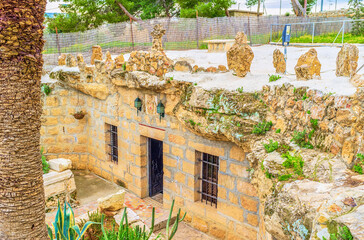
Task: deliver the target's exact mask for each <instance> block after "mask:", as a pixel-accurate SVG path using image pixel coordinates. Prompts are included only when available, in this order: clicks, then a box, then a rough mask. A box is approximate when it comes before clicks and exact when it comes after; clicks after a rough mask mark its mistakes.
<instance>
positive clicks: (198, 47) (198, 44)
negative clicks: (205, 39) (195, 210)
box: [196, 10, 200, 49]
mask: <svg viewBox="0 0 364 240" xmlns="http://www.w3.org/2000/svg"><path fill="white" fill-rule="evenodd" d="M198 35H199V33H198V12H197V10H196V43H197V49H200V43H199V42H198V38H199V37H198Z"/></svg>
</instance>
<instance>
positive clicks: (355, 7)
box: [348, 0, 364, 35]
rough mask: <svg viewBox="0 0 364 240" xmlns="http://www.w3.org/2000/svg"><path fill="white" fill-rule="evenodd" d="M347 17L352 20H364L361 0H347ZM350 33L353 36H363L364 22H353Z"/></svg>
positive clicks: (363, 6) (363, 7) (363, 8)
mask: <svg viewBox="0 0 364 240" xmlns="http://www.w3.org/2000/svg"><path fill="white" fill-rule="evenodd" d="M348 17H350V18H352V19H354V20H357V19H363V18H364V4H363V1H362V0H349V11H348ZM351 33H352V34H354V35H364V22H363V21H361V22H360V21H357V22H353V26H352V28H351Z"/></svg>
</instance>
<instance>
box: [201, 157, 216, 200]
mask: <svg viewBox="0 0 364 240" xmlns="http://www.w3.org/2000/svg"><path fill="white" fill-rule="evenodd" d="M199 161H200V162H201V177H200V178H199V179H200V180H201V191H199V193H201V202H203V201H205V202H206V204H209V203H210V204H211V206H212V205H215V207H217V189H218V188H217V185H218V174H219V157H217V156H213V155H210V154H207V153H201V154H200V159H199Z"/></svg>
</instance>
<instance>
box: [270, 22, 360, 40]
mask: <svg viewBox="0 0 364 240" xmlns="http://www.w3.org/2000/svg"><path fill="white" fill-rule="evenodd" d="M355 23H357V24H359V25H360V24H363V23H364V19H358V20H348V19H341V20H335V21H323V22H319V21H312V22H299V23H290V24H291V39H290V42H291V43H341V44H342V43H344V42H349V43H364V38H363V34H364V32H363V34H362V35H360V36H353V35H352V34H351V31H352V28H353V26H354V25H355ZM284 25H285V24H282V23H278V24H277V23H273V24H271V31H270V42H280V41H281V39H282V30H283V28H284Z"/></svg>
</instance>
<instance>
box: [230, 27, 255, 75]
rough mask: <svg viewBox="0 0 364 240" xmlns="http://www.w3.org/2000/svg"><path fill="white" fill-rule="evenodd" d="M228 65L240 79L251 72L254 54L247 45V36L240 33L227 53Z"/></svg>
mask: <svg viewBox="0 0 364 240" xmlns="http://www.w3.org/2000/svg"><path fill="white" fill-rule="evenodd" d="M226 55H227V63H228V67H229V69H230V70H234V71H235V73H236V75H237V76H239V77H245V76H246V74H247V73H248V72H250V66H251V64H252V61H253V58H254V53H253V50H252V49H251V47H250V46H248V45H247V44H246V35H245V34H244V33H238V34H237V35H236V37H235V43H234V45H233V46H232V47H231V48H230V49H229V51H227V53H226Z"/></svg>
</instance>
